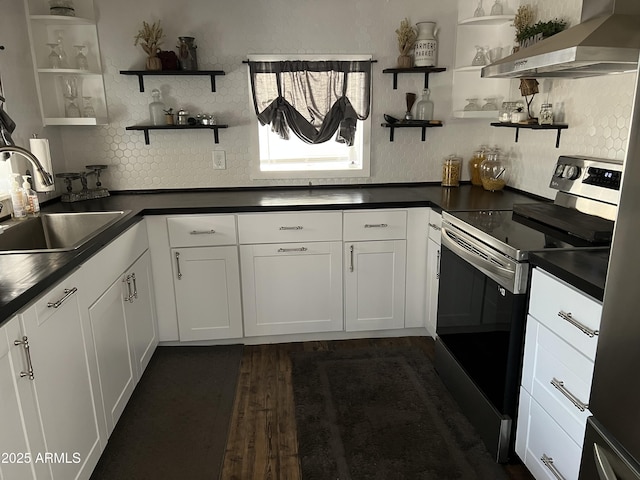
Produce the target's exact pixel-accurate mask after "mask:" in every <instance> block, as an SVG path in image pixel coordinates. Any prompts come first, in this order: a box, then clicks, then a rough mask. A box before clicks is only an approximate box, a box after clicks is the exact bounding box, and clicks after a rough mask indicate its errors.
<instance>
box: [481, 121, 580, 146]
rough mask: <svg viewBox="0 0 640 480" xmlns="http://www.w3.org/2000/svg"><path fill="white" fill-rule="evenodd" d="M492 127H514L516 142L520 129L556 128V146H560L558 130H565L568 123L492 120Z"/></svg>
mask: <svg viewBox="0 0 640 480" xmlns="http://www.w3.org/2000/svg"><path fill="white" fill-rule="evenodd" d="M491 126H492V127H505V128H515V129H516V143H517V142H518V136H519V134H520V129H521V128H524V129H528V130H557V135H556V148H559V147H560V132H561V131H562V130H566V129H567V128H569V125H567V124H566V123H554V124H553V125H539V124H537V123H508V122H493V123H491Z"/></svg>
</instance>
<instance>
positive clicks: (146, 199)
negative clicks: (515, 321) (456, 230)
mask: <svg viewBox="0 0 640 480" xmlns="http://www.w3.org/2000/svg"><path fill="white" fill-rule="evenodd" d="M537 201H546V200H544V199H541V198H539V197H535V196H532V195H528V194H526V193H522V192H518V191H515V190H504V191H500V192H487V191H485V190H484V189H482V188H481V187H474V186H471V185H462V186H460V187H459V188H453V187H441V186H440V185H439V184H401V185H394V184H390V185H372V186H363V185H354V186H344V187H334V186H332V187H324V186H320V187H286V188H284V187H283V188H273V187H269V188H237V189H232V188H230V189H216V190H184V191H176V190H172V191H158V192H140V193H137V192H126V193H125V192H122V193H115V194H113V195H112V196H110V197H107V198H102V199H98V200H89V201H84V202H77V203H61V202H55V203H53V204H51V205H47V206H46V207H44V208H43V211H46V212H82V211H105V210H130V211H131V213H130V214H128V215H126V216H125V217H124V218H123V219H122V220H120V221H118V222H117V223H116V224H114V225H113V226H111V227H110V228H108V229H107V230H105V231H104V232H102V233H101V234H99V235H97V236H96V237H95V238H93V239H92V240H91V241H90V242H88V243H87V244H85V245H84V246H82V247H81V248H79V249H77V250H74V251H72V252H57V253H35V254H5V255H0V272H2V273H1V274H0V325H1V324H2V323H4V321H6V320H8V319H9V318H10V317H11V316H13V315H14V314H15V313H16V312H18V311H19V310H20V309H21V308H23V307H24V306H26V305H27V304H28V303H30V302H31V301H32V300H34V299H35V298H36V297H37V296H38V295H39V294H41V293H43V292H44V291H46V290H47V289H48V288H49V287H51V286H52V285H53V284H54V283H55V282H57V281H59V280H61V279H62V278H64V277H65V276H66V275H68V274H69V273H70V272H72V271H73V270H74V269H75V268H77V267H78V266H80V265H81V264H82V263H83V262H84V261H86V260H87V259H88V258H90V257H91V256H92V255H94V254H95V253H96V252H98V251H99V250H100V249H101V248H102V247H103V246H105V245H106V244H107V243H109V242H110V241H111V240H113V239H114V238H115V237H116V236H118V235H119V234H120V233H122V232H123V231H124V230H126V229H127V228H128V227H129V226H131V225H132V224H133V223H135V222H137V221H139V220H140V219H142V217H143V216H144V215H167V214H185V213H236V212H261V211H282V210H289V211H291V210H346V209H366V208H407V207H421V206H422V207H432V208H435V209H437V210H439V211H442V210H446V211H461V210H509V209H511V208H512V206H513V204H514V203H531V202H537Z"/></svg>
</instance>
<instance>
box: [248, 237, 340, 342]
mask: <svg viewBox="0 0 640 480" xmlns="http://www.w3.org/2000/svg"><path fill="white" fill-rule="evenodd" d="M241 238H242V237H241ZM240 264H241V270H242V302H243V307H244V329H245V335H247V336H257V335H282V334H296V333H313V332H332V331H340V330H342V329H343V313H342V242H308V243H282V244H278V243H274V244H258V245H241V246H240Z"/></svg>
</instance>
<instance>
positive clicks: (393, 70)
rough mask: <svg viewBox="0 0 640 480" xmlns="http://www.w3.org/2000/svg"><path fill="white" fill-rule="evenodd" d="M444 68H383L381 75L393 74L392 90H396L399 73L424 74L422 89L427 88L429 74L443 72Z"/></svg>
mask: <svg viewBox="0 0 640 480" xmlns="http://www.w3.org/2000/svg"><path fill="white" fill-rule="evenodd" d="M445 70H446V68H444V67H410V68H385V69H384V70H382V73H391V74H393V89H394V90H397V89H398V74H399V73H424V88H429V74H430V73H438V72H444V71H445Z"/></svg>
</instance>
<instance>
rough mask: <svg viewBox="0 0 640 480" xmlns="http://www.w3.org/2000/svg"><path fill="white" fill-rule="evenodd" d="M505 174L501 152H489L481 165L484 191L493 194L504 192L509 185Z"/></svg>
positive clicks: (495, 150)
mask: <svg viewBox="0 0 640 480" xmlns="http://www.w3.org/2000/svg"><path fill="white" fill-rule="evenodd" d="M505 172H506V169H505V167H504V165H503V163H502V161H501V160H500V152H499V150H497V149H494V150H492V151H491V152H489V153H488V154H487V155H486V158H485V160H484V161H483V162H482V163H481V164H480V180H481V181H482V186H483V187H484V189H485V190H489V191H491V192H495V191H497V190H502V189H503V188H504V186H505V185H506V183H507V182H506V179H505Z"/></svg>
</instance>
